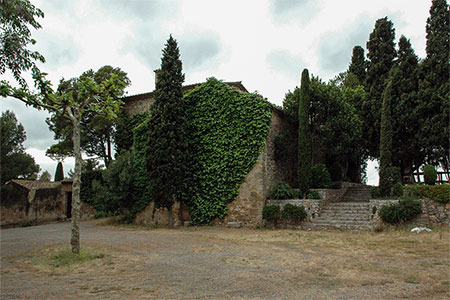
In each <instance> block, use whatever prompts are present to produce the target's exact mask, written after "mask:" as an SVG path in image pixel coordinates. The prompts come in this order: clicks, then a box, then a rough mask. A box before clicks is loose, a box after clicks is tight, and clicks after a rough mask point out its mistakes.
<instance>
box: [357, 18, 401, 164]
mask: <svg viewBox="0 0 450 300" xmlns="http://www.w3.org/2000/svg"><path fill="white" fill-rule="evenodd" d="M394 39H395V29H394V25H393V23H392V22H391V21H390V20H388V18H387V17H385V18H382V19H378V20H377V21H376V23H375V28H374V30H373V31H372V33H371V34H370V37H369V41H368V42H367V45H366V46H367V57H368V59H369V62H368V66H367V74H366V82H365V87H366V91H367V101H366V103H364V108H363V116H362V117H363V120H364V128H363V132H364V134H365V139H366V140H367V142H368V144H367V149H368V152H369V155H370V156H372V157H378V156H379V149H378V142H379V141H380V121H381V114H380V112H381V106H382V101H383V99H382V95H383V91H384V89H385V87H386V79H387V78H388V75H389V71H390V70H391V67H392V65H393V62H394V58H395V57H396V51H395V43H394Z"/></svg>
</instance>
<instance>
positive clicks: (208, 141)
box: [184, 78, 272, 224]
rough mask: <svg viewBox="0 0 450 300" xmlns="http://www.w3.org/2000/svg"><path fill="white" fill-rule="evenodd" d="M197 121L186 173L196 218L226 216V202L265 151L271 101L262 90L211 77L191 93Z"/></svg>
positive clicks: (192, 112)
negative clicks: (242, 88) (241, 87)
mask: <svg viewBox="0 0 450 300" xmlns="http://www.w3.org/2000/svg"><path fill="white" fill-rule="evenodd" d="M185 99H186V101H187V104H188V116H189V117H188V119H189V120H190V123H191V124H190V125H191V126H192V129H193V130H192V133H191V134H192V136H190V138H189V141H190V142H191V145H190V149H191V153H192V154H193V155H192V162H190V163H191V168H190V169H191V174H189V176H187V177H186V181H185V183H186V186H187V193H186V195H185V196H184V198H185V201H187V202H189V204H188V205H189V206H190V215H191V220H192V223H193V224H208V223H211V222H212V221H213V219H214V218H216V217H218V218H223V217H224V216H225V215H226V213H227V203H229V202H231V201H233V200H234V199H235V198H236V196H237V195H238V192H239V188H240V185H241V183H242V182H243V181H244V179H245V176H246V175H247V174H248V173H249V172H250V170H251V169H252V168H253V166H254V164H255V163H256V161H257V159H258V156H259V154H260V153H261V151H262V149H263V147H264V144H265V139H266V136H267V134H268V132H269V128H270V118H271V112H272V110H271V106H270V105H269V103H268V102H267V101H265V100H264V99H263V98H262V97H261V96H260V95H258V94H256V93H246V92H242V91H239V90H237V89H235V88H232V87H230V86H228V85H226V84H224V83H223V82H221V81H219V80H217V79H215V78H210V79H208V80H207V82H205V83H204V84H202V85H201V86H200V87H197V88H196V89H194V90H192V91H191V92H190V93H187V94H186V96H185Z"/></svg>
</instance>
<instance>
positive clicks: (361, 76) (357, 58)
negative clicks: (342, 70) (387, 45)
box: [348, 46, 366, 84]
mask: <svg viewBox="0 0 450 300" xmlns="http://www.w3.org/2000/svg"><path fill="white" fill-rule="evenodd" d="M348 72H349V73H352V74H354V75H355V76H356V77H357V78H358V81H359V83H360V84H364V82H365V79H366V59H365V58H364V49H363V48H362V47H361V46H355V47H353V53H352V60H351V62H350V66H349V67H348Z"/></svg>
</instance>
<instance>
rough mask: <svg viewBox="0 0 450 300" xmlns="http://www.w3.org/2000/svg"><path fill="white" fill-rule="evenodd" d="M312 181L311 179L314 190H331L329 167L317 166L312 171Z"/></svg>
mask: <svg viewBox="0 0 450 300" xmlns="http://www.w3.org/2000/svg"><path fill="white" fill-rule="evenodd" d="M311 172H312V179H311V187H312V188H329V187H330V185H331V176H330V172H328V170H327V167H326V166H325V165H324V164H316V165H314V167H312V169H311Z"/></svg>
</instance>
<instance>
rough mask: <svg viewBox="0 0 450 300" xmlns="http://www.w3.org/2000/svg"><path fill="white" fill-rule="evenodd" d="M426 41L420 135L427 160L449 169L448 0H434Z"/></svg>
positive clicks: (449, 44) (422, 78)
mask: <svg viewBox="0 0 450 300" xmlns="http://www.w3.org/2000/svg"><path fill="white" fill-rule="evenodd" d="M426 32H427V44H426V53H427V57H426V58H425V60H424V62H423V64H422V65H421V80H420V99H421V104H420V115H421V116H422V118H423V120H422V123H421V128H422V131H421V139H422V141H423V146H424V149H425V156H426V161H427V162H428V163H431V164H434V165H437V164H438V163H442V166H443V167H444V168H446V169H447V170H448V169H449V160H448V153H449V139H450V136H449V134H450V127H449V126H450V125H449V121H448V116H449V114H450V111H449V110H450V100H449V97H450V95H449V90H450V83H449V72H450V69H449V60H448V58H449V54H450V43H449V35H450V21H449V8H448V4H447V1H446V0H433V1H432V5H431V8H430V17H429V18H428V19H427V25H426Z"/></svg>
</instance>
